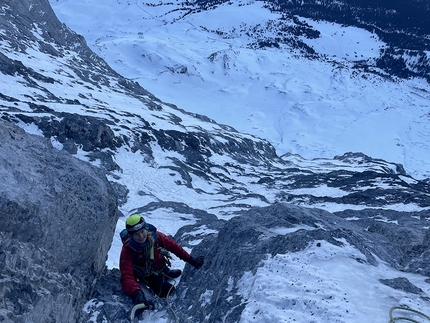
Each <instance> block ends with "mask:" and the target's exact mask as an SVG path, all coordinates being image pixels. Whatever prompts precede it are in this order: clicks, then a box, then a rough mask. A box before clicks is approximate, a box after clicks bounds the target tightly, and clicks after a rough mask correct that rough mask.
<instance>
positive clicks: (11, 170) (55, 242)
mask: <svg viewBox="0 0 430 323" xmlns="http://www.w3.org/2000/svg"><path fill="white" fill-rule="evenodd" d="M0 142H1V144H0V177H1V178H2V181H0V192H1V194H0V228H1V229H0V230H1V231H0V233H1V235H0V240H1V245H2V250H1V253H0V257H1V258H2V262H1V263H2V266H1V274H2V284H1V287H0V288H1V289H0V295H1V298H2V299H3V300H4V304H6V306H5V309H4V311H2V312H1V318H2V319H1V320H2V321H4V322H28V321H31V322H72V321H75V320H76V319H77V318H78V317H79V316H80V315H81V309H82V305H83V301H84V299H85V298H86V297H87V295H89V293H90V289H91V284H92V282H93V280H94V279H95V278H97V276H99V275H100V274H101V273H102V272H103V271H104V270H105V262H106V259H107V251H108V249H109V247H110V244H111V241H112V236H113V232H114V229H115V226H116V222H117V220H118V216H119V213H118V209H117V201H116V195H115V194H114V191H113V189H112V187H111V185H110V183H109V182H108V181H107V179H106V177H105V176H104V174H103V172H102V171H101V170H99V169H98V168H96V167H94V166H92V165H90V164H88V163H85V162H83V161H81V160H78V159H76V158H74V157H72V156H71V155H69V154H68V153H66V152H64V151H58V150H57V149H55V148H53V147H52V145H51V144H50V141H49V140H48V139H46V138H43V137H40V136H35V135H29V134H27V133H26V132H25V131H24V130H22V129H21V128H18V127H17V126H14V125H12V124H10V123H7V122H4V121H0Z"/></svg>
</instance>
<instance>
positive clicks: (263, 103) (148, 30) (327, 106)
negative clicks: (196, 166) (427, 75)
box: [51, 0, 430, 178]
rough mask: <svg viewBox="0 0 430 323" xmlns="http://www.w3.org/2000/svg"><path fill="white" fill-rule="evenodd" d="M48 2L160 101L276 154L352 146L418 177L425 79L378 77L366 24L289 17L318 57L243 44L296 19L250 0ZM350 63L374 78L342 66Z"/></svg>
mask: <svg viewBox="0 0 430 323" xmlns="http://www.w3.org/2000/svg"><path fill="white" fill-rule="evenodd" d="M51 4H52V6H53V8H54V10H55V12H56V14H57V15H58V16H59V17H60V19H61V20H62V21H63V22H65V23H66V24H67V25H68V26H69V27H70V28H72V29H73V30H75V31H76V32H78V33H80V34H82V35H84V36H85V38H86V40H87V42H88V44H89V46H90V47H91V48H92V49H93V50H94V51H95V52H96V53H97V54H98V55H100V56H101V57H102V58H103V59H105V60H106V61H107V62H108V63H109V64H110V66H111V67H113V68H114V69H115V70H116V71H118V72H120V73H121V74H122V75H124V76H126V77H129V78H132V79H133V80H136V81H137V82H139V83H140V84H141V85H142V86H143V87H144V88H146V89H147V90H149V91H150V92H151V93H153V94H155V95H156V96H157V97H159V98H160V99H162V100H163V101H165V102H171V103H174V104H176V105H177V106H179V107H180V108H183V109H185V110H187V111H191V112H196V113H200V114H203V115H206V116H208V117H210V118H212V119H214V120H215V121H217V122H218V123H223V124H228V125H230V126H232V127H234V128H235V129H237V130H238V131H240V132H242V133H250V134H254V135H256V136H258V137H261V138H265V139H267V140H269V141H270V142H271V143H272V144H273V145H274V147H275V148H276V149H277V152H278V154H280V155H281V154H284V153H293V154H300V155H301V156H303V157H305V158H308V159H309V158H319V157H324V158H333V157H334V156H336V155H342V154H344V153H345V152H349V151H351V152H362V153H364V154H367V155H369V156H372V157H374V158H382V159H384V160H388V161H392V162H395V163H400V164H402V165H404V166H405V169H406V171H407V173H408V174H411V175H412V176H414V177H416V178H426V177H429V169H430V167H429V166H430V165H429V161H428V156H429V155H430V148H429V145H428V138H429V136H430V132H429V127H428V123H429V114H428V107H429V102H430V93H429V85H428V83H427V82H426V81H425V80H420V79H410V80H393V81H390V80H388V79H386V78H385V77H383V76H382V75H386V74H385V73H384V72H383V71H381V70H379V69H378V68H376V67H374V63H373V62H374V60H375V59H376V58H378V57H379V56H380V50H381V49H384V48H385V44H384V43H383V42H381V41H380V40H378V36H377V35H376V34H372V33H370V32H368V31H366V30H363V29H359V28H356V27H342V26H341V25H338V24H334V23H327V22H324V21H320V22H315V21H311V20H309V19H300V20H301V21H303V22H307V23H308V27H309V28H307V29H309V30H312V29H311V28H310V26H312V27H313V28H314V30H313V34H312V33H310V32H309V31H308V33H305V32H303V35H301V36H298V37H297V40H296V42H297V41H302V42H303V44H306V45H308V46H311V47H312V48H314V49H315V51H316V53H317V54H318V55H319V57H323V58H324V59H323V60H322V59H317V60H308V59H304V58H303V55H296V54H298V53H299V52H300V50H298V49H297V48H293V47H291V46H290V45H288V44H287V45H282V44H281V47H280V48H276V47H272V48H267V47H265V48H262V49H258V50H254V49H253V48H250V44H253V43H257V42H258V41H259V39H262V38H264V39H266V38H269V39H270V37H271V38H272V39H273V38H275V37H276V36H278V35H277V34H275V32H279V30H280V29H281V30H282V28H284V29H285V30H286V29H287V28H288V27H291V26H297V23H295V22H293V21H291V19H290V20H288V19H287V20H282V19H280V17H281V14H280V13H272V12H270V11H269V10H268V9H265V8H263V6H264V5H265V3H264V2H260V1H249V2H248V1H230V2H228V3H227V2H226V3H223V4H220V5H217V6H213V7H212V8H211V9H212V10H198V3H195V4H192V3H182V2H161V1H154V2H151V1H147V2H140V1H117V0H106V1H97V0H88V1H85V2H76V1H70V0H52V1H51ZM279 24H282V25H281V27H282V28H280V27H278V25H279ZM303 28H304V27H303ZM305 29H306V28H305ZM316 30H317V31H319V37H318V38H314V37H315V34H316V35H318V33H317V32H316ZM309 34H311V35H312V37H310V36H307V35H309ZM303 46H304V45H303ZM362 62H365V64H366V65H369V66H371V67H370V70H373V71H376V72H379V73H380V74H381V76H378V75H375V74H372V73H369V72H367V71H363V70H358V69H354V68H353V66H354V65H356V64H360V63H362ZM372 65H373V67H372Z"/></svg>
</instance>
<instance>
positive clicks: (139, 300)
mask: <svg viewBox="0 0 430 323" xmlns="http://www.w3.org/2000/svg"><path fill="white" fill-rule="evenodd" d="M131 299H132V300H133V305H137V304H145V306H146V308H145V309H154V302H153V301H151V300H147V299H146V297H145V294H144V293H143V291H142V290H141V289H139V290H137V291H135V292H134V294H133V296H132V297H131Z"/></svg>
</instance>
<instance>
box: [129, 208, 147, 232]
mask: <svg viewBox="0 0 430 323" xmlns="http://www.w3.org/2000/svg"><path fill="white" fill-rule="evenodd" d="M145 224H146V222H145V220H144V219H143V217H142V216H141V215H140V214H137V213H136V214H132V215H130V216H129V217H128V218H127V220H126V221H125V227H126V228H127V231H128V232H130V233H134V232H136V231H139V230H140V229H142V228H144V227H145Z"/></svg>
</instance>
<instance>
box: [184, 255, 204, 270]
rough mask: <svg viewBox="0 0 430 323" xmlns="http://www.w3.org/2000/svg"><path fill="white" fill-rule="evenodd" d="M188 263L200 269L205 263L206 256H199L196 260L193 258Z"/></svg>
mask: <svg viewBox="0 0 430 323" xmlns="http://www.w3.org/2000/svg"><path fill="white" fill-rule="evenodd" d="M188 263H189V264H190V265H191V266H193V267H194V268H196V269H199V268H200V267H201V266H203V264H204V263H205V257H204V256H198V257H196V258H194V257H191V258H190V261H188Z"/></svg>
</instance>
